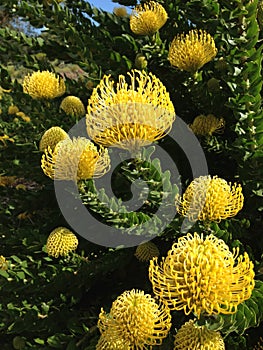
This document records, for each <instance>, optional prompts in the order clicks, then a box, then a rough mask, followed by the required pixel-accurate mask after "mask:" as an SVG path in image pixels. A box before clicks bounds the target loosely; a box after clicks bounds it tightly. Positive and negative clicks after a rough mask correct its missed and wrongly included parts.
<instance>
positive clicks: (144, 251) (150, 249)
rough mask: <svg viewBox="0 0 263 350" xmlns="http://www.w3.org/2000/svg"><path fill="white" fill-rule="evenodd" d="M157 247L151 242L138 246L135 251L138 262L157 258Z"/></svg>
mask: <svg viewBox="0 0 263 350" xmlns="http://www.w3.org/2000/svg"><path fill="white" fill-rule="evenodd" d="M159 254H160V252H159V249H158V247H157V246H156V245H155V244H154V243H152V242H146V243H142V244H140V245H138V247H137V248H136V251H135V254H134V255H135V256H136V258H137V259H138V260H140V261H149V260H151V259H152V258H153V257H154V256H159Z"/></svg>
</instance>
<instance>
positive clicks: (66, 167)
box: [41, 137, 110, 181]
mask: <svg viewBox="0 0 263 350" xmlns="http://www.w3.org/2000/svg"><path fill="white" fill-rule="evenodd" d="M41 167H42V169H43V171H44V173H45V175H47V176H49V177H50V178H51V179H54V180H72V181H76V180H77V181H78V180H87V179H91V178H93V177H101V176H103V175H104V174H105V173H106V172H107V171H109V169H110V158H109V155H108V150H107V149H103V148H100V149H99V151H98V150H97V148H96V146H95V145H94V144H93V143H92V142H91V141H90V140H88V139H86V138H85V137H77V138H75V137H73V140H71V139H70V138H66V139H65V140H63V141H60V142H59V143H58V144H57V145H56V147H55V149H54V151H52V149H51V148H50V147H48V148H47V149H45V153H44V154H43V156H42V160H41Z"/></svg>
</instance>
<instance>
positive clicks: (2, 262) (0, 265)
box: [0, 255, 8, 271]
mask: <svg viewBox="0 0 263 350" xmlns="http://www.w3.org/2000/svg"><path fill="white" fill-rule="evenodd" d="M7 269H8V262H7V261H6V258H5V257H4V256H3V255H0V270H3V271H5V270H7Z"/></svg>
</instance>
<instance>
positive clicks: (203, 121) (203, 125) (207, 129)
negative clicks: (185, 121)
mask: <svg viewBox="0 0 263 350" xmlns="http://www.w3.org/2000/svg"><path fill="white" fill-rule="evenodd" d="M189 126H190V128H191V129H192V131H193V133H194V134H196V135H200V136H209V135H212V134H213V133H214V132H216V133H221V132H223V130H224V126H225V120H224V119H223V118H220V119H219V118H216V117H215V116H214V115H213V114H208V115H207V116H205V115H199V116H197V117H196V118H195V119H194V121H193V123H192V124H191V125H189Z"/></svg>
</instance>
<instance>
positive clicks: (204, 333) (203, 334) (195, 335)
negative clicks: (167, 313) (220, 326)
mask: <svg viewBox="0 0 263 350" xmlns="http://www.w3.org/2000/svg"><path fill="white" fill-rule="evenodd" d="M173 349H174V350H189V349H191V350H224V349H225V343H224V340H223V338H222V336H221V334H220V333H219V332H216V331H210V330H208V329H207V328H206V327H205V326H201V327H199V326H197V325H195V323H194V320H190V321H188V322H186V323H185V324H184V325H183V326H182V327H181V328H180V329H179V330H178V332H177V333H176V335H175V338H174V348H173Z"/></svg>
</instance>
